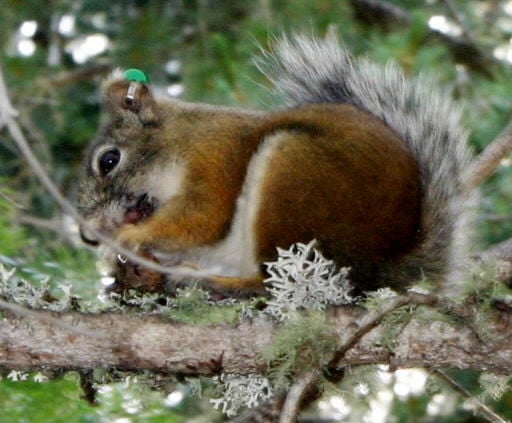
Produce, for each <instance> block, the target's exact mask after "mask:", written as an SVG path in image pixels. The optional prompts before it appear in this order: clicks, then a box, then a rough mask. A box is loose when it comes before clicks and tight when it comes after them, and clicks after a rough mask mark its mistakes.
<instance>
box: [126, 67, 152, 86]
mask: <svg viewBox="0 0 512 423" xmlns="http://www.w3.org/2000/svg"><path fill="white" fill-rule="evenodd" d="M123 76H124V79H126V80H128V81H135V82H140V83H142V84H147V83H148V82H149V79H148V77H147V76H146V74H145V73H144V72H142V71H141V70H140V69H136V68H132V69H126V70H125V71H124V73H123Z"/></svg>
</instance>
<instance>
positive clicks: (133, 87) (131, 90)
mask: <svg viewBox="0 0 512 423" xmlns="http://www.w3.org/2000/svg"><path fill="white" fill-rule="evenodd" d="M137 88H138V84H137V83H136V82H130V85H129V86H128V91H126V96H125V98H126V99H127V100H130V101H133V100H134V99H135V94H136V93H137Z"/></svg>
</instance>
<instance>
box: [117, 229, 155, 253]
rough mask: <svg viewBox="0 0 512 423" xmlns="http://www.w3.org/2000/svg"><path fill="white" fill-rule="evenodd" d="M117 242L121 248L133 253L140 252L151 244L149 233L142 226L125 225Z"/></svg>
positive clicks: (119, 233)
mask: <svg viewBox="0 0 512 423" xmlns="http://www.w3.org/2000/svg"><path fill="white" fill-rule="evenodd" d="M116 240H117V242H119V243H120V244H121V246H123V247H125V248H128V249H130V250H132V251H139V250H140V249H144V248H145V247H147V246H149V245H150V244H151V239H150V238H149V237H148V231H147V230H144V228H143V227H141V226H140V225H131V224H125V225H123V226H121V228H119V230H118V232H117V234H116Z"/></svg>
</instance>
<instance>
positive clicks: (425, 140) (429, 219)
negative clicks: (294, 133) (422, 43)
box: [262, 35, 474, 286]
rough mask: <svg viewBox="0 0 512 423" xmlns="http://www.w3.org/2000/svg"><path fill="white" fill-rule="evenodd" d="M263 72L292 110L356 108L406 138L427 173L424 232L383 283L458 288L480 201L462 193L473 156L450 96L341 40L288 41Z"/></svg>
mask: <svg viewBox="0 0 512 423" xmlns="http://www.w3.org/2000/svg"><path fill="white" fill-rule="evenodd" d="M262 69H263V71H264V72H265V73H266V74H267V75H268V76H269V77H270V79H271V80H272V81H273V83H274V85H275V88H276V91H277V92H278V93H279V94H280V95H281V96H283V97H284V99H285V101H286V102H287V103H288V104H289V105H291V106H294V105H300V104H306V103H350V104H353V105H355V106H357V107H360V108H362V109H364V110H366V111H368V112H369V113H371V114H373V115H374V116H376V117H378V118H380V119H381V120H383V121H384V122H385V123H386V124H387V125H389V126H390V127H391V128H392V129H394V130H395V131H396V132H397V133H398V134H399V135H400V136H401V137H402V139H403V141H404V142H405V143H406V145H407V146H408V148H409V149H410V151H411V152H412V154H413V156H414V157H415V158H416V160H417V163H418V165H419V168H420V174H421V178H422V189H423V201H422V217H421V223H422V233H421V234H420V238H419V239H420V241H419V244H418V246H417V247H416V248H415V249H414V250H413V251H411V253H410V254H407V255H406V256H405V257H403V258H401V259H400V260H399V262H398V263H392V264H390V265H389V266H387V268H385V269H382V271H383V276H384V277H385V279H388V280H393V281H394V284H397V285H398V286H400V285H403V284H409V283H411V282H414V281H415V280H418V279H419V278H421V277H422V275H425V276H426V277H427V279H429V280H432V281H437V280H439V281H441V280H443V281H448V282H450V284H452V283H454V282H457V280H458V278H459V276H460V274H459V270H461V269H462V267H463V264H462V261H463V258H464V257H465V255H466V253H467V250H466V247H467V245H468V242H467V236H468V234H469V232H470V231H469V230H468V229H469V224H468V223H469V220H470V215H471V209H472V205H473V204H474V195H472V194H471V193H468V192H465V190H464V188H463V183H462V175H463V173H464V170H465V169H467V166H468V163H469V160H470V149H469V147H468V145H467V134H466V132H465V131H464V130H463V129H462V127H461V124H460V111H459V109H458V108H457V107H455V106H454V105H453V104H452V102H451V101H450V99H449V98H448V95H441V94H440V93H439V92H438V90H436V89H435V88H434V84H433V83H432V81H429V80H427V79H425V78H415V79H406V78H405V77H404V75H403V74H402V72H401V71H400V70H399V69H398V68H397V67H396V66H393V65H388V66H387V67H382V66H378V65H376V64H373V63H370V62H368V61H366V60H359V59H354V58H353V57H351V55H350V54H349V53H348V52H347V51H346V50H345V49H344V48H343V47H342V46H340V44H339V42H338V41H337V39H336V37H335V36H334V35H330V36H328V37H327V38H326V39H325V40H317V39H315V38H310V37H306V36H296V37H293V38H287V37H283V38H281V39H280V40H279V41H278V42H277V43H276V45H275V50H274V52H273V53H271V54H269V55H267V56H266V58H265V59H264V61H263V66H262ZM443 285H444V286H447V284H443Z"/></svg>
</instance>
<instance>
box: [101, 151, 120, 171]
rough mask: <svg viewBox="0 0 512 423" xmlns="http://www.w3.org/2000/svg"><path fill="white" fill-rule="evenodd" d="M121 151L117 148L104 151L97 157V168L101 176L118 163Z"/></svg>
mask: <svg viewBox="0 0 512 423" xmlns="http://www.w3.org/2000/svg"><path fill="white" fill-rule="evenodd" d="M120 160H121V152H120V151H119V150H118V149H117V148H113V149H111V150H107V151H105V152H104V153H103V154H102V155H101V156H100V158H99V159H98V169H99V171H100V174H101V176H106V175H108V174H109V173H110V172H112V170H113V169H114V168H115V167H116V166H117V165H118V163H119V161H120Z"/></svg>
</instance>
